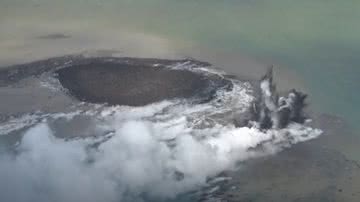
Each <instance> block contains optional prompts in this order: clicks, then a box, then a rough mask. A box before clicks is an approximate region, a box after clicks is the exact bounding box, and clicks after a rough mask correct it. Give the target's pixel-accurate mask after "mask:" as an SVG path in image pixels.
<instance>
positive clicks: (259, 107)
mask: <svg viewBox="0 0 360 202" xmlns="http://www.w3.org/2000/svg"><path fill="white" fill-rule="evenodd" d="M306 97H307V95H306V94H304V93H302V92H300V91H297V90H295V89H292V90H291V91H290V92H289V93H288V94H287V95H286V96H279V93H278V92H277V91H276V85H275V83H274V81H273V67H272V66H271V67H270V68H269V69H268V71H267V73H266V74H265V76H263V77H262V79H261V80H260V96H259V98H258V99H257V100H256V101H255V102H254V103H253V105H252V107H251V113H252V114H253V115H252V117H253V121H255V122H256V124H255V125H256V126H257V127H259V128H261V129H270V128H285V127H286V126H287V125H288V124H289V123H290V122H297V123H304V121H305V116H304V114H303V109H304V107H305V106H306V103H305V99H306Z"/></svg>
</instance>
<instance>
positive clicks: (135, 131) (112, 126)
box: [0, 86, 321, 202]
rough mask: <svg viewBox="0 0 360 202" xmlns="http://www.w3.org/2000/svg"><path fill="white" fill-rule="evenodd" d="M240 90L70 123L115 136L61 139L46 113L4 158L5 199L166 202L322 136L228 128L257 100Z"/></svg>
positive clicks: (1, 190)
mask: <svg viewBox="0 0 360 202" xmlns="http://www.w3.org/2000/svg"><path fill="white" fill-rule="evenodd" d="M237 87H239V86H237ZM237 87H236V86H235V90H234V91H233V92H230V93H229V94H226V93H225V94H223V95H218V97H219V98H221V102H222V104H219V100H214V101H213V102H210V103H207V104H200V105H191V104H187V103H183V102H181V101H172V102H170V101H164V102H160V103H157V104H153V105H149V106H145V107H137V108H132V107H103V108H101V107H100V108H97V109H96V110H97V112H86V113H85V112H82V113H76V114H74V115H72V116H70V117H69V118H68V119H67V120H66V121H69V122H71V121H72V120H73V117H75V116H91V117H93V120H94V122H95V123H96V124H94V125H93V130H94V131H102V132H103V133H106V134H108V135H107V136H101V137H97V138H82V139H70V140H64V139H61V138H57V137H55V135H54V134H56V131H54V130H55V128H56V127H55V128H54V127H52V125H53V124H54V123H52V120H56V119H58V118H57V117H59V116H57V117H56V116H50V115H47V116H42V117H45V118H44V119H42V120H41V121H38V122H36V123H34V122H31V124H32V127H31V128H30V129H28V130H27V131H26V132H25V134H24V136H23V138H22V139H21V141H20V142H19V144H18V145H17V149H16V154H9V153H7V154H2V155H1V156H0V179H1V181H0V199H1V201H5V202H8V201H9V202H25V201H36V202H48V201H52V202H78V201H87V202H98V201H103V202H112V201H144V200H147V199H153V200H155V201H158V200H162V199H164V200H167V199H171V198H173V197H176V196H177V195H178V194H180V193H185V192H187V191H192V190H195V189H197V188H199V187H201V186H204V185H206V183H207V181H208V179H209V178H211V177H215V176H216V175H217V174H219V173H220V172H222V171H224V170H227V169H233V168H235V166H236V163H237V162H239V161H244V160H246V159H249V158H254V157H257V156H261V155H267V154H273V153H275V152H278V151H280V150H281V149H283V148H285V147H289V146H291V145H292V144H295V143H297V142H301V141H306V140H309V139H312V138H315V137H317V136H318V135H319V134H320V133H321V131H320V130H317V129H312V128H310V127H307V126H304V125H299V124H291V125H290V126H289V127H287V128H285V129H281V130H275V129H274V130H268V131H266V132H262V131H259V130H258V129H256V128H247V127H243V128H235V127H234V126H233V124H232V123H227V124H222V122H221V120H223V119H225V116H227V115H228V114H229V113H231V110H233V109H234V106H237V107H239V106H242V107H243V108H244V107H247V106H248V104H249V103H250V102H251V101H252V99H251V98H250V97H249V95H247V94H246V92H245V90H244V89H245V88H240V87H239V88H240V89H239V88H237ZM235 92H236V94H234V93H235ZM239 94H241V95H239ZM63 116H65V115H63ZM63 116H61V117H63ZM49 117H51V119H50V118H49ZM13 123H15V122H14V121H13ZM3 126H7V127H9V125H6V124H5V125H3ZM87 130H88V129H87ZM0 131H1V130H0ZM4 131H5V130H4ZM7 131H10V129H9V128H7ZM99 142H102V143H100V144H99ZM259 147H261V149H257V148H259Z"/></svg>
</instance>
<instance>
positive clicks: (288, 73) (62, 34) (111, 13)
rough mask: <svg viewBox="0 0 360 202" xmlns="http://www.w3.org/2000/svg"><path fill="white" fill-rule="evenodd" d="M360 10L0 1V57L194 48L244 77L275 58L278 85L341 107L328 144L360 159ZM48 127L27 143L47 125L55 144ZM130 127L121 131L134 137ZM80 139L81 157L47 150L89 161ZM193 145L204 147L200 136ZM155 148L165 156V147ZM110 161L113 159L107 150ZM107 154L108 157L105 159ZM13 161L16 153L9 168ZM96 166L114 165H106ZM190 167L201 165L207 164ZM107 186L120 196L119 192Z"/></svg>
mask: <svg viewBox="0 0 360 202" xmlns="http://www.w3.org/2000/svg"><path fill="white" fill-rule="evenodd" d="M359 10H360V1H357V0H348V1H340V0H328V1H324V0H303V1H295V0H291V1H289V0H271V1H269V0H196V1H189V0H183V1H175V0H146V1H145V0H144V1H140V0H139V1H132V0H108V1H104V0H87V1H85V0H72V1H71V0H63V1H55V0H1V1H0V66H1V67H2V66H6V65H9V64H18V63H24V62H29V61H33V60H37V59H43V58H48V57H52V56H61V55H67V54H72V53H85V54H88V55H95V56H99V55H100V56H103V55H104V56H107V55H114V56H123V55H125V56H137V57H161V58H179V57H180V58H183V57H194V58H198V59H201V60H205V61H208V62H211V63H213V64H215V65H216V66H217V67H219V68H223V69H224V70H225V71H227V72H231V73H233V74H236V75H239V76H241V75H245V76H248V77H257V76H260V74H261V73H262V72H263V71H264V69H265V68H264V67H265V66H266V65H268V64H275V66H276V69H275V71H276V73H277V74H279V85H280V86H279V87H280V88H281V89H284V90H286V89H288V88H289V87H296V88H300V89H303V90H304V91H306V92H307V93H309V95H310V96H309V101H310V109H311V111H314V112H316V113H327V114H331V115H334V116H338V117H340V119H342V120H344V121H345V123H346V130H345V131H342V132H341V133H342V134H339V136H340V137H338V138H335V139H336V140H337V141H328V142H327V145H325V146H326V147H330V148H333V149H336V150H337V151H339V152H341V153H343V154H344V155H346V156H347V157H348V158H349V159H353V160H360V158H359V155H358V153H359V152H360V151H359V149H358V144H359V142H360V141H359V140H360V135H359V132H358V131H359V129H360V127H359V125H358V122H359V121H360V119H359V115H360V108H359V107H358V103H360V94H359V88H360V59H359V56H358V53H359V52H360V25H359V23H358V19H360V12H359ZM4 92H5V91H4ZM10 94H11V93H10ZM64 99H65V98H64ZM18 102H19V103H20V104H23V103H22V102H20V101H18ZM145 111H146V110H145ZM123 113H124V112H123ZM150 114H151V113H150ZM142 116H143V115H142ZM30 119H32V118H30ZM170 120H172V119H170ZM107 121H108V120H107ZM130 121H132V120H130ZM183 121H184V120H181V119H179V120H178V122H177V124H175V125H177V126H179V127H183V125H182V124H183ZM110 122H111V121H110ZM109 124H110V123H109ZM143 124H144V123H141V124H140V126H137V125H136V123H133V122H130V123H128V125H125V126H121V127H120V128H119V131H120V132H118V133H119V134H122V132H121V131H122V130H124V129H123V127H128V128H132V127H135V128H136V127H140V128H142V129H143V131H147V130H148V127H150V128H151V127H164V126H152V125H151V124H150V126H149V125H146V124H147V123H145V125H143ZM110 125H111V124H110ZM134 125H136V126H134ZM47 127H48V126H46V125H39V126H37V127H36V128H34V129H32V131H28V134H30V135H29V138H28V139H26V140H25V141H24V144H25V145H23V147H25V148H28V149H29V148H30V150H31V149H34V148H33V144H32V143H34V142H36V139H33V138H35V137H34V135H32V134H34V131H35V132H36V131H45V132H44V133H42V134H43V136H44V137H43V138H44V139H46V140H47V142H45V143H44V145H43V148H45V149H46V148H48V147H50V146H54V145H56V142H55V143H54V142H52V141H51V137H52V136H53V134H52V132H51V131H49V130H48V128H47ZM114 127H115V126H114ZM116 127H119V126H116ZM170 128H171V127H170ZM175 129H176V130H177V129H178V128H175ZM175 129H174V130H175ZM183 130H185V129H184V128H183ZM214 130H215V129H214ZM124 134H125V135H124V136H121V135H119V137H123V138H125V140H126V141H133V140H132V139H127V137H128V135H127V133H124ZM226 134H227V133H226ZM164 135H167V133H166V132H165V133H164ZM265 136H266V134H265V135H264V136H261V137H264V138H265ZM147 137H148V139H147V140H146V142H151V141H153V140H152V138H153V133H150V132H149V133H148V136H147ZM225 139H226V138H225ZM114 141H116V139H115V140H114ZM184 141H188V140H184ZM78 144H84V143H81V142H80V143H79V142H74V143H72V145H65V146H66V148H68V149H69V150H70V152H69V153H65V156H71V155H72V154H76V155H75V156H76V157H75V158H77V159H75V160H74V161H75V164H71V162H70V163H69V162H67V161H68V159H66V158H65V157H64V156H56V155H58V153H53V154H49V155H48V156H43V157H42V158H44V159H51V158H60V159H63V160H64V161H66V162H65V163H69V165H72V166H73V169H80V168H82V166H83V165H82V164H78V162H79V161H80V160H79V159H81V158H82V156H81V155H82V154H83V150H82V149H80V150H76V149H74V148H75V147H76V146H78ZM114 144H115V143H114ZM218 144H225V143H223V142H222V143H220V142H218ZM249 144H250V143H249ZM49 145H50V146H49ZM59 145H60V146H58V147H56V146H54V147H56V148H58V149H59V150H62V149H63V147H62V146H64V145H62V143H61V142H60V143H59ZM150 145H152V144H149V148H150V147H151V146H150ZM111 146H112V145H110V144H108V145H106V146H104V148H103V150H104V152H106V151H109V152H110V151H111V150H110V149H109V148H110V147H111ZM194 147H195V148H196V149H199V150H201V151H202V150H203V149H204V148H203V147H202V145H196V146H194ZM234 147H236V148H237V147H238V145H235V146H234ZM36 149H37V148H35V149H34V150H33V154H35V155H36V154H38V153H37V152H38V150H36ZM150 149H151V148H150ZM130 151H131V148H130ZM181 151H183V150H181ZM71 152H73V153H71ZM165 153H166V152H165ZM200 153H201V152H200ZM96 155H98V154H96ZM156 155H163V152H158V153H156ZM183 155H184V156H183V158H182V159H181V158H179V159H181V160H180V162H181V163H180V164H181V165H186V163H184V162H186V158H185V157H186V155H187V154H186V153H185V154H183ZM205 156H206V155H205ZM140 157H142V156H141V155H140ZM155 157H156V156H155ZM155 157H154V158H155ZM22 158H27V157H26V156H25V157H22ZM231 158H232V157H231ZM165 159H167V158H165ZM105 160H108V161H109V162H110V161H111V159H110V158H109V159H105ZM105 160H103V162H102V163H108V162H105ZM182 160H183V161H182ZM209 161H210V160H209ZM20 162H21V161H20ZM12 163H14V162H11V161H9V166H10V167H11V166H13V164H12ZM16 163H18V162H15V164H16ZM26 165H27V166H28V165H32V164H26ZM134 165H135V163H134ZM96 166H103V168H105V169H113V167H112V166H108V165H106V164H102V165H96ZM215 168H216V169H218V167H217V166H215ZM97 169H99V168H98V167H97V168H94V169H90V170H88V171H87V174H88V175H89V176H92V175H94V173H97V171H98V170H97ZM149 169H154V168H149ZM164 169H167V168H164ZM187 169H188V172H189V173H190V174H194V173H198V172H197V170H196V169H201V167H196V168H187ZM192 169H195V171H194V170H192ZM216 169H215V170H216ZM220 170H221V169H220ZM216 171H218V170H216ZM216 171H213V170H210V171H208V173H210V174H212V173H216ZM19 172H20V173H21V172H23V171H22V170H21V169H20V170H19ZM124 172H125V171H124ZM109 173H113V171H112V170H110V171H109ZM127 175H128V174H127ZM101 177H102V176H100V181H101V180H102V178H101ZM120 177H121V175H120ZM134 179H135V178H134ZM79 180H84V181H86V179H79ZM132 180H133V179H132ZM155 180H156V179H155ZM201 180H203V179H200V180H199V181H201ZM199 181H191V182H190V183H195V184H196V183H198V182H199ZM51 183H52V182H51V181H50V183H49V184H50V185H53V186H55V185H54V184H51ZM109 183H110V182H109ZM136 183H137V182H136V181H135V183H134V184H135V185H136ZM149 183H153V181H151V180H149ZM355 184H356V183H355ZM104 186H105V185H104ZM174 186H175V185H174ZM176 186H178V185H176ZM179 186H180V185H179ZM9 187H11V186H9ZM109 187H110V188H112V186H109ZM144 187H146V186H144ZM58 188H59V187H58ZM60 188H61V189H62V188H63V187H62V186H60ZM88 188H89V189H92V188H93V187H88ZM142 188H143V187H142ZM144 189H145V188H144ZM159 189H160V188H159ZM179 189H180V188H179ZM135 190H136V189H135ZM63 191H64V192H66V190H63ZM107 191H109V190H107ZM101 194H104V195H103V196H104V197H108V196H113V195H112V194H113V193H108V194H107V193H106V192H101ZM99 197H102V196H101V195H100V196H99ZM74 198H76V196H74ZM99 199H104V198H99ZM69 200H70V199H69ZM354 201H356V200H354Z"/></svg>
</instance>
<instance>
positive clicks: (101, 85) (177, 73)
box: [0, 55, 232, 106]
mask: <svg viewBox="0 0 360 202" xmlns="http://www.w3.org/2000/svg"><path fill="white" fill-rule="evenodd" d="M179 64H184V65H185V66H186V65H187V66H188V67H190V66H191V67H190V68H198V67H207V66H210V64H208V63H205V62H200V61H196V60H192V59H184V60H165V59H148V58H127V57H123V58H115V57H100V58H89V57H84V56H81V55H73V56H64V57H58V58H50V59H47V60H42V61H37V62H32V63H28V64H23V65H15V66H10V67H4V68H1V69H0V87H1V86H9V85H12V84H15V83H17V82H18V81H20V80H22V79H25V78H28V77H37V76H40V75H42V74H43V73H45V72H50V73H56V75H57V78H58V79H59V81H60V83H61V85H62V86H63V87H64V88H66V89H67V90H68V92H69V93H70V94H71V95H72V96H73V97H75V98H77V99H79V100H81V101H86V102H92V103H108V104H116V105H130V106H141V105H146V104H150V103H153V102H158V101H162V100H166V99H174V98H187V99H191V100H192V101H194V102H207V101H209V100H211V99H212V98H213V97H214V96H215V93H216V91H217V90H218V89H220V88H226V89H231V88H232V83H231V81H229V80H227V79H224V78H222V77H220V76H218V75H215V74H207V75H205V74H201V73H196V72H194V71H191V70H189V69H188V68H178V69H171V68H169V66H175V65H179Z"/></svg>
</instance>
